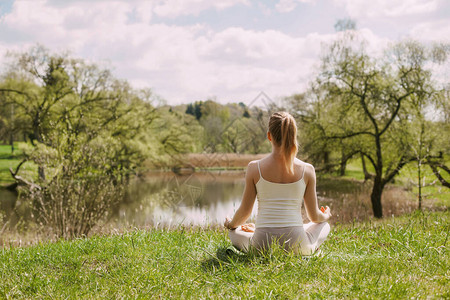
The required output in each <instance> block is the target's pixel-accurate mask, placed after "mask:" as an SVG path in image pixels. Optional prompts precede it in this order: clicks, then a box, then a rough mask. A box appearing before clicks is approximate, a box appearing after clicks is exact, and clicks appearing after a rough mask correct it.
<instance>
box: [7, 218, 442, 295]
mask: <svg viewBox="0 0 450 300" xmlns="http://www.w3.org/2000/svg"><path fill="white" fill-rule="evenodd" d="M449 232H450V226H449V215H448V212H440V213H425V214H424V215H422V214H421V213H416V214H414V215H411V216H403V217H400V218H395V219H386V220H383V221H376V222H373V221H372V222H368V223H361V224H352V225H346V226H343V225H342V226H339V227H335V228H333V229H332V232H331V233H330V236H329V238H328V240H327V241H326V242H325V243H324V244H323V246H322V251H323V256H321V257H314V258H311V259H302V258H301V257H299V256H296V255H294V254H285V253H283V251H281V250H280V249H277V248H274V249H272V251H270V252H268V253H266V254H265V255H259V254H245V255H237V254H227V253H226V251H225V250H226V248H227V247H228V246H229V245H230V242H229V240H228V239H227V233H226V231H222V230H217V229H216V230H213V229H200V228H197V229H196V228H193V229H184V228H178V229H176V230H170V231H167V230H163V229H152V230H149V231H141V230H138V231H134V232H128V233H125V234H117V235H112V236H100V237H92V238H88V239H77V240H73V241H59V242H56V243H45V244H40V245H36V246H33V247H29V248H12V249H3V250H1V251H0V274H1V275H0V298H38V299H42V298H47V299H50V298H52V299H53V298H108V299H109V298H136V297H138V298H155V299H160V298H163V299H168V298H173V299H179V298H181V299H183V298H188V299H201V298H211V299H216V298H219V299H230V298H256V299H271V298H274V299H295V298H300V299H303V298H314V299H324V298H352V299H354V298H366V299H373V298H378V299H406V298H427V297H432V298H433V297H442V298H448V297H450V289H449V282H450V281H449V279H450V266H449V255H448V235H449Z"/></svg>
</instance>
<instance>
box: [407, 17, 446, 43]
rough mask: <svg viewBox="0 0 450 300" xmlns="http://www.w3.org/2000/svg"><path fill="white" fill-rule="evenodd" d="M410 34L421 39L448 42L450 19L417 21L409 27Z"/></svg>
mask: <svg viewBox="0 0 450 300" xmlns="http://www.w3.org/2000/svg"><path fill="white" fill-rule="evenodd" d="M410 35H411V36H412V37H414V38H416V39H419V40H423V41H442V42H447V43H450V19H443V20H437V21H432V22H422V23H419V24H417V25H416V26H414V27H413V28H412V29H411V31H410Z"/></svg>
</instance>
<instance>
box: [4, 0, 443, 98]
mask: <svg viewBox="0 0 450 300" xmlns="http://www.w3.org/2000/svg"><path fill="white" fill-rule="evenodd" d="M189 1H190V3H193V2H195V1H194V0H189ZM189 1H188V2H189ZM197 2H198V5H199V6H197V8H192V10H190V12H189V13H195V11H201V10H204V9H208V8H205V7H207V6H208V5H209V6H208V7H209V8H212V9H223V7H227V6H226V5H232V4H233V3H235V4H236V3H244V1H238V0H236V1H234V0H229V1H226V2H222V4H221V5H222V6H219V4H214V2H213V1H209V4H205V3H206V1H197ZM58 3H59V4H58V5H53V4H51V2H46V1H32V2H27V3H26V2H25V1H16V2H14V5H13V9H12V11H11V12H10V13H8V14H6V15H4V16H3V17H2V18H1V19H0V37H2V38H1V39H0V54H2V52H5V51H6V49H15V50H17V49H22V50H24V49H25V48H26V47H29V46H30V45H32V44H33V43H36V42H39V43H41V44H43V45H45V46H47V47H49V48H50V49H51V50H54V51H55V50H56V51H59V50H63V49H69V50H71V51H72V53H73V55H74V56H79V57H83V58H85V59H88V60H91V61H95V62H103V61H110V62H111V65H112V66H113V67H114V72H115V74H116V75H117V76H118V77H120V78H125V79H127V80H129V81H130V82H131V83H132V84H133V85H134V86H136V87H150V88H153V90H154V92H156V93H157V94H159V95H161V96H162V97H164V98H166V99H167V100H168V102H169V103H180V102H188V101H194V100H202V99H206V98H207V97H210V96H214V95H215V96H218V100H219V101H243V102H247V103H248V102H249V101H251V100H252V99H253V98H254V97H255V96H256V95H257V94H258V93H259V92H260V91H265V92H266V93H267V94H268V95H269V96H271V97H277V96H287V95H290V94H293V93H296V92H300V91H301V90H302V89H303V88H304V87H305V86H306V85H307V83H308V81H309V80H310V79H311V78H312V72H314V70H315V69H317V67H316V65H317V63H318V59H319V54H320V52H321V45H322V43H329V42H331V41H333V40H334V39H335V38H336V37H338V36H339V35H340V34H342V33H332V34H319V33H315V32H311V33H309V34H307V35H303V36H294V35H290V34H286V33H283V32H282V31H280V30H250V29H244V28H242V27H226V28H224V29H221V30H213V29H212V28H211V27H209V26H208V25H207V24H194V25H190V26H176V25H168V24H164V23H157V24H156V23H154V22H153V23H152V18H153V16H154V15H157V14H158V13H160V14H161V13H162V12H161V11H159V12H157V11H156V10H155V9H154V8H155V6H154V5H156V4H157V2H152V3H151V5H149V3H150V2H142V1H128V2H127V1H112V2H110V1H108V2H106V1H96V2H89V1H81V2H80V1H76V2H74V1H67V2H64V4H62V3H63V2H58ZM155 3H156V4H155ZM170 3H172V4H173V5H175V6H176V5H179V6H180V7H181V6H182V5H184V4H181V3H182V2H177V1H174V2H167V3H166V4H167V5H169V4H170ZM183 3H184V2H183ZM179 9H180V11H179V12H178V13H185V12H187V11H184V10H181V8H179ZM174 11H175V13H174V15H176V14H178V13H176V11H177V10H174ZM167 16H172V15H171V14H167ZM446 24H447V23H446ZM446 24H441V25H442V26H444V25H446ZM436 26H437V25H436ZM436 26H435V25H433V26H431V27H426V26H425V25H423V26H422V27H417V28H416V29H415V30H416V31H417V32H422V33H421V34H422V35H426V34H429V33H428V31H431V30H435V28H436ZM448 27H449V26H447V28H448ZM427 28H428V29H427ZM447 32H448V31H445V30H444V31H442V32H441V33H439V34H446V33H447ZM361 34H362V35H363V36H364V37H365V38H366V39H367V40H368V43H369V46H368V47H369V49H371V51H374V52H376V51H379V50H380V49H381V48H383V47H384V46H385V45H386V44H387V43H388V40H387V39H384V38H382V37H380V36H378V35H376V34H374V33H373V31H371V30H369V29H367V28H363V29H361ZM417 34H419V33H417ZM19 36H23V38H21V40H18V39H17V37H19Z"/></svg>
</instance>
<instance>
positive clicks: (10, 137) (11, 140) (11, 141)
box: [9, 131, 14, 154]
mask: <svg viewBox="0 0 450 300" xmlns="http://www.w3.org/2000/svg"><path fill="white" fill-rule="evenodd" d="M9 143H10V145H11V154H14V134H13V133H12V131H11V134H10V136H9Z"/></svg>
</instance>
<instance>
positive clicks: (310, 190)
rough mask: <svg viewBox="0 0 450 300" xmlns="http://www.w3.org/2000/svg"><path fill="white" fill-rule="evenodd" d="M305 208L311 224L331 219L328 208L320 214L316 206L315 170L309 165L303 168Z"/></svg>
mask: <svg viewBox="0 0 450 300" xmlns="http://www.w3.org/2000/svg"><path fill="white" fill-rule="evenodd" d="M305 168H306V169H305V175H304V176H305V183H306V190H305V197H304V199H305V208H306V213H307V214H308V218H309V219H310V220H311V222H314V223H322V222H325V221H327V220H328V219H329V218H330V217H331V212H330V208H329V207H328V206H327V208H326V210H325V212H324V213H323V212H321V211H320V209H319V206H318V204H317V192H316V170H315V169H314V167H313V166H312V165H310V164H306V166H305Z"/></svg>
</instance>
